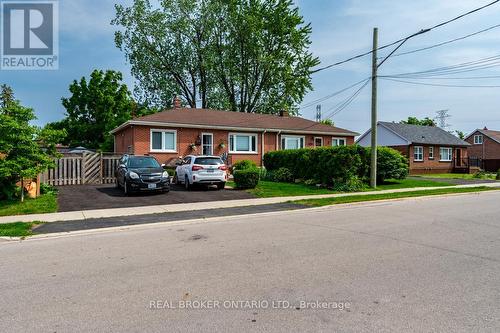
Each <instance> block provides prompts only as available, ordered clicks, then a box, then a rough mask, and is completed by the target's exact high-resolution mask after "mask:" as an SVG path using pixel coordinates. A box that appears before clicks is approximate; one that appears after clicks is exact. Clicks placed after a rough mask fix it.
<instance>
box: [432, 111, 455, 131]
mask: <svg viewBox="0 0 500 333" xmlns="http://www.w3.org/2000/svg"><path fill="white" fill-rule="evenodd" d="M448 111H449V110H439V111H436V118H435V119H436V121H437V122H438V126H439V127H441V128H442V129H445V128H447V127H450V124H448V123H447V121H446V120H447V119H448V118H450V117H451V116H450V115H449V114H448Z"/></svg>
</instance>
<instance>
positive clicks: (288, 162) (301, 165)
mask: <svg viewBox="0 0 500 333" xmlns="http://www.w3.org/2000/svg"><path fill="white" fill-rule="evenodd" d="M370 155H371V154H370V149H369V148H363V147H361V146H358V145H354V146H339V147H321V148H316V149H296V150H279V151H273V152H269V153H266V154H265V155H264V165H265V166H266V169H267V170H268V172H269V173H272V174H273V175H274V174H275V173H276V172H277V170H279V169H280V168H286V169H288V170H289V171H290V172H291V174H292V177H291V178H292V180H293V179H314V180H315V181H316V182H319V183H321V184H323V185H327V186H333V185H335V184H348V185H347V186H348V187H350V188H356V187H358V185H356V184H358V183H359V182H361V181H363V180H366V179H368V177H369V175H370ZM377 165H378V168H377V169H378V170H377V178H378V181H379V182H383V181H384V180H385V179H389V178H391V179H392V178H394V179H404V178H405V177H406V176H407V175H408V160H407V159H406V158H405V157H404V156H403V155H401V153H399V152H398V151H397V150H394V149H391V148H387V147H379V148H378V164H377ZM274 178H276V177H274ZM336 186H337V185H336Z"/></svg>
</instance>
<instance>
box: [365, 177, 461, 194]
mask: <svg viewBox="0 0 500 333" xmlns="http://www.w3.org/2000/svg"><path fill="white" fill-rule="evenodd" d="M452 185H453V184H450V183H446V182H443V181H433V180H425V179H415V178H407V179H404V180H391V179H389V180H386V181H385V182H384V183H383V184H379V185H378V186H377V190H380V191H382V190H394V189H398V188H412V187H439V186H452ZM368 190H369V191H370V190H371V189H368Z"/></svg>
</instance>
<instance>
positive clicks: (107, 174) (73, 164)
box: [40, 153, 121, 186]
mask: <svg viewBox="0 0 500 333" xmlns="http://www.w3.org/2000/svg"><path fill="white" fill-rule="evenodd" d="M120 157H121V156H119V155H114V154H106V153H84V154H65V155H64V156H63V157H61V158H59V159H57V160H56V161H55V162H56V167H55V168H53V169H49V170H47V171H46V172H45V173H43V174H41V175H40V181H41V182H42V183H45V184H49V185H54V186H63V185H81V184H113V183H114V182H115V169H116V167H117V166H118V161H119V159H120Z"/></svg>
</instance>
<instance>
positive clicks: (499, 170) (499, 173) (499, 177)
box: [497, 169, 500, 180]
mask: <svg viewBox="0 0 500 333" xmlns="http://www.w3.org/2000/svg"><path fill="white" fill-rule="evenodd" d="M497 180H500V169H498V171H497Z"/></svg>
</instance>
